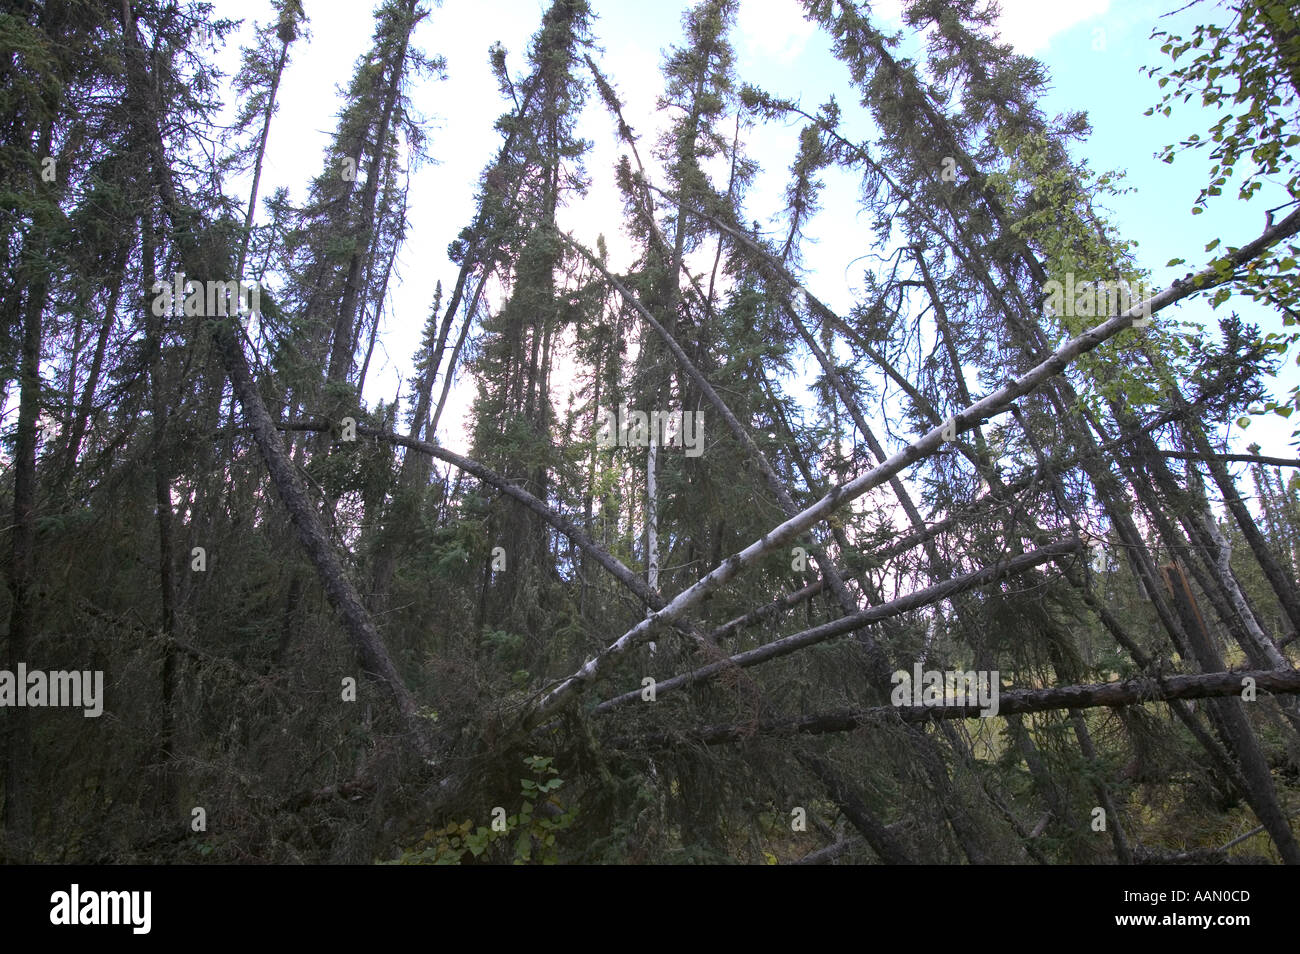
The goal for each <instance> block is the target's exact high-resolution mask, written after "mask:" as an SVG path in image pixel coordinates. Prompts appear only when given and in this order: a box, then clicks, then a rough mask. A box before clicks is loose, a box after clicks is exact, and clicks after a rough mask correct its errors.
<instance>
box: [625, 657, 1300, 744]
mask: <svg viewBox="0 0 1300 954" xmlns="http://www.w3.org/2000/svg"><path fill="white" fill-rule="evenodd" d="M1246 679H1253V680H1255V689H1256V690H1257V691H1260V692H1270V693H1276V694H1283V693H1300V670H1297V669H1255V670H1243V671H1240V672H1211V673H1196V674H1193V675H1185V676H1168V677H1166V678H1164V679H1129V680H1126V681H1124V682H1110V683H1101V684H1097V685H1085V686H1057V687H1055V688H1052V689H1013V690H1010V691H1009V692H1002V693H1000V694H999V696H998V715H999V716H1008V715H1022V714H1025V713H1031V712H1047V711H1049V710H1053V709H1095V708H1100V707H1109V708H1117V707H1120V706H1131V705H1139V704H1141V703H1144V702H1168V701H1170V700H1173V699H1211V698H1223V697H1225V696H1234V695H1238V694H1239V693H1241V691H1242V686H1243V684H1244V681H1245V680H1246ZM656 691H658V690H656ZM979 715H980V709H979V707H978V706H872V707H870V708H864V709H839V710H836V711H834V712H824V713H819V714H816V715H805V716H792V717H789V718H784V719H767V720H763V721H760V722H757V723H754V722H747V723H744V724H735V725H712V726H705V727H703V728H700V729H695V730H693V731H691V732H686V733H679V734H669V733H660V734H655V735H639V736H628V737H626V738H622V739H619V740H616V741H614V742H612V743H611V746H612V747H614V748H623V749H638V750H652V749H665V748H670V747H672V746H679V745H682V744H698V745H722V744H725V743H729V742H743V741H745V740H747V739H751V738H755V737H758V736H771V735H824V734H826V733H830V732H852V731H853V730H854V729H859V728H862V727H863V726H867V725H880V724H885V723H888V722H891V721H901V722H905V723H920V722H939V721H943V720H947V719H975V718H979Z"/></svg>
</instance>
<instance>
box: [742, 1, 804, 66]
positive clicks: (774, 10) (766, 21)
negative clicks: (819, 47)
mask: <svg viewBox="0 0 1300 954" xmlns="http://www.w3.org/2000/svg"><path fill="white" fill-rule="evenodd" d="M736 27H737V31H738V36H739V38H740V41H741V44H742V45H743V47H744V49H745V51H746V52H748V53H749V55H750V56H753V57H754V58H755V59H763V60H770V61H775V62H777V63H790V62H792V61H793V60H794V59H795V58H796V57H798V56H799V54H800V53H802V52H803V48H804V46H805V45H806V44H807V43H808V38H809V37H810V36H812V34H813V30H814V29H815V27H814V26H813V24H812V23H810V22H808V21H807V20H805V19H804V17H803V13H802V11H801V10H800V9H799V5H798V4H797V3H795V2H794V0H743V2H742V3H741V5H740V13H739V14H738V15H737V17H736Z"/></svg>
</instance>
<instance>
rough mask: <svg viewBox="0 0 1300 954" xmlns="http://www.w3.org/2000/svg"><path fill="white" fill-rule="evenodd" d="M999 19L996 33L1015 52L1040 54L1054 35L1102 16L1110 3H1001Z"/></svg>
mask: <svg viewBox="0 0 1300 954" xmlns="http://www.w3.org/2000/svg"><path fill="white" fill-rule="evenodd" d="M1000 5H1001V7H1002V16H1001V17H1000V18H999V19H998V32H999V33H1001V34H1002V39H1003V40H1004V41H1006V42H1007V43H1010V44H1011V45H1012V46H1014V47H1015V48H1016V52H1017V53H1023V54H1033V53H1040V52H1042V51H1043V50H1045V49H1047V47H1048V46H1049V45H1050V43H1051V42H1052V37H1054V36H1056V35H1057V34H1058V33H1064V32H1065V31H1066V30H1068V29H1070V28H1071V27H1073V26H1075V25H1076V24H1079V23H1083V22H1085V21H1087V20H1092V19H1094V18H1096V17H1100V16H1103V15H1105V14H1106V13H1107V12H1108V11H1109V10H1110V0H1071V2H1069V3H1043V0H1001V4H1000Z"/></svg>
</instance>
